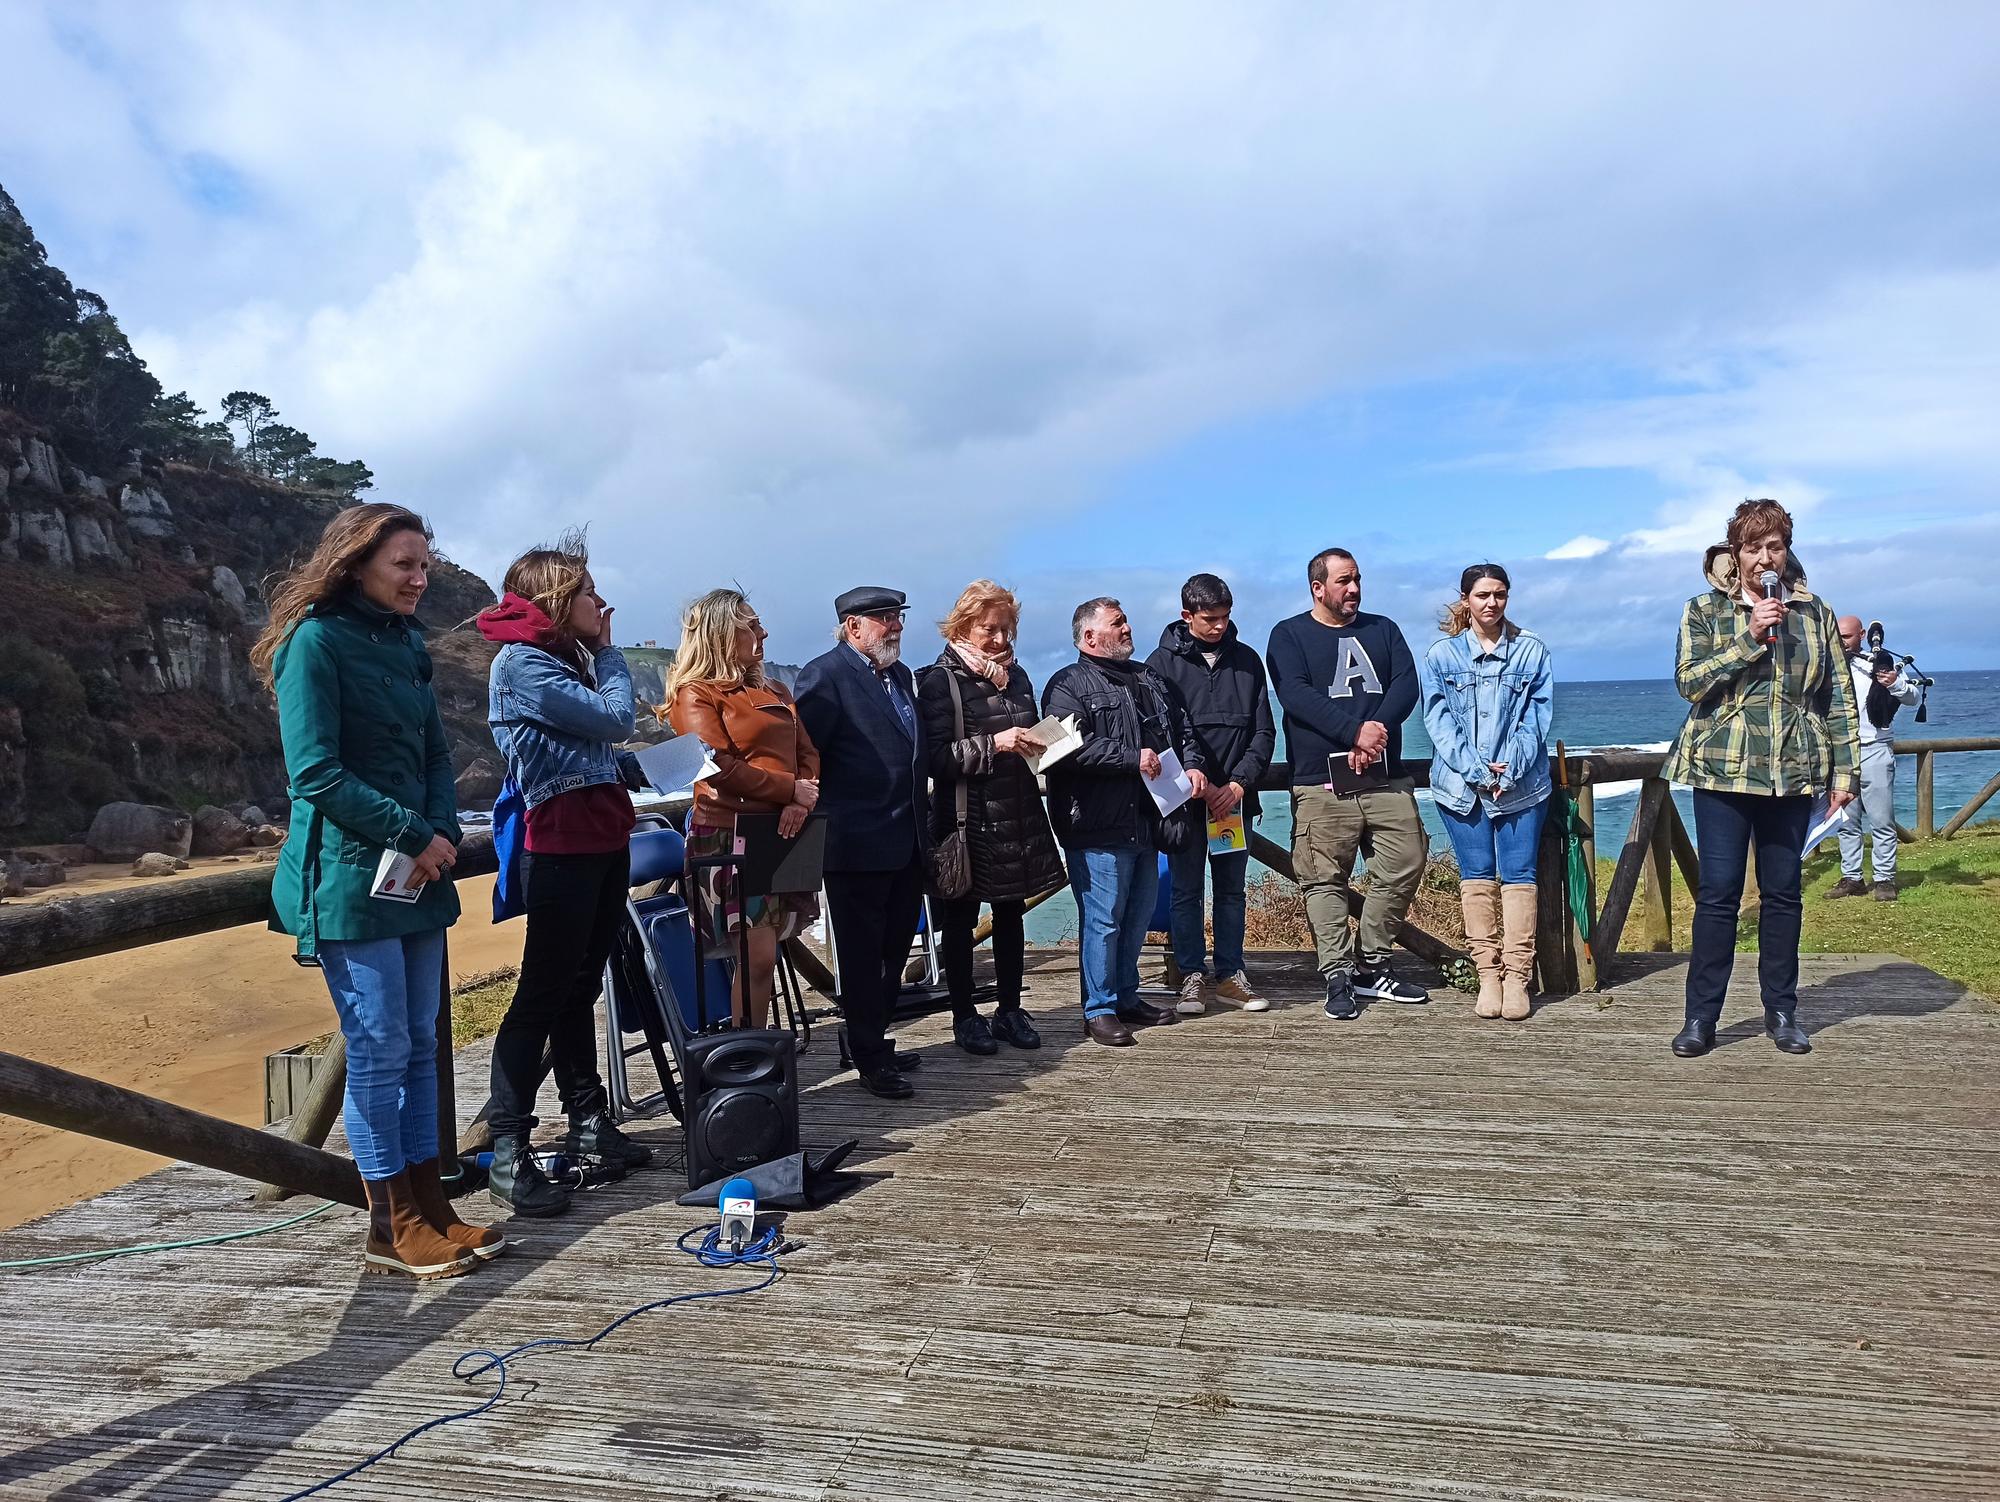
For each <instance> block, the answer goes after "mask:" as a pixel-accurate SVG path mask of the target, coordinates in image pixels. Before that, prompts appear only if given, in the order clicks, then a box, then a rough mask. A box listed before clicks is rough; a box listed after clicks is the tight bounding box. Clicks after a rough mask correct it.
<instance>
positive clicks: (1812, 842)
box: [1799, 793, 1854, 855]
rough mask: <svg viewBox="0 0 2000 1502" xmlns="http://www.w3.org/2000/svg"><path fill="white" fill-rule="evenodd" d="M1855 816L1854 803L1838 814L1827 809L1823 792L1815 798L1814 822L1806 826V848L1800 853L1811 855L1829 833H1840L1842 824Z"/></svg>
mask: <svg viewBox="0 0 2000 1502" xmlns="http://www.w3.org/2000/svg"><path fill="white" fill-rule="evenodd" d="M1853 817H1854V805H1853V804H1852V803H1850V804H1848V805H1846V806H1845V807H1844V808H1842V809H1841V811H1840V812H1839V813H1837V814H1830V813H1828V812H1827V811H1826V795H1825V794H1824V793H1822V794H1821V795H1820V796H1819V797H1817V798H1815V799H1814V800H1813V806H1812V822H1811V823H1810V824H1809V825H1808V826H1807V828H1806V844H1805V849H1803V850H1801V851H1800V852H1799V854H1801V855H1811V854H1812V852H1813V847H1814V846H1816V845H1818V844H1819V843H1820V842H1821V841H1822V840H1824V839H1825V838H1826V837H1827V836H1828V835H1830V834H1837V833H1839V832H1840V830H1841V828H1842V826H1844V825H1845V824H1847V823H1848V822H1849V821H1850V820H1852V819H1853Z"/></svg>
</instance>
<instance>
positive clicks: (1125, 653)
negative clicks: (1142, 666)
mask: <svg viewBox="0 0 2000 1502" xmlns="http://www.w3.org/2000/svg"><path fill="white" fill-rule="evenodd" d="M1135 650H1137V649H1136V648H1135V647H1134V646H1133V644H1132V643H1131V642H1123V643H1121V644H1119V645H1117V646H1112V645H1110V644H1108V643H1107V644H1106V645H1105V647H1104V648H1103V649H1102V650H1101V651H1099V652H1098V653H1097V654H1096V655H1097V656H1099V657H1102V658H1105V659H1106V660H1108V661H1111V662H1130V661H1131V660H1132V653H1133V652H1134V651H1135Z"/></svg>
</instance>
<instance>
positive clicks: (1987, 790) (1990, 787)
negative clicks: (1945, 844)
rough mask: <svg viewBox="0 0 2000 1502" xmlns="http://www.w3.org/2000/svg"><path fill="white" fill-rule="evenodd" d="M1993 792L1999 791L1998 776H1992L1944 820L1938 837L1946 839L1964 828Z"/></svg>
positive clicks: (1999, 781)
mask: <svg viewBox="0 0 2000 1502" xmlns="http://www.w3.org/2000/svg"><path fill="white" fill-rule="evenodd" d="M1995 793H2000V776H1995V777H1994V778H1992V779H1991V780H1990V781H1989V782H1988V783H1987V784H1986V786H1985V787H1983V788H1981V789H1980V790H1979V792H1978V795H1977V796H1976V797H1974V798H1973V800H1972V801H1971V802H1970V803H1968V804H1966V805H1965V807H1964V808H1961V809H1960V810H1959V811H1958V812H1957V813H1955V814H1953V815H1952V816H1951V818H1950V819H1948V820H1947V821H1946V822H1945V826H1944V828H1943V829H1940V830H1939V831H1938V838H1939V839H1941V840H1948V839H1950V838H1951V837H1952V836H1953V835H1955V834H1957V833H1958V832H1959V831H1960V830H1961V829H1963V828H1965V826H1966V825H1967V824H1969V823H1971V822H1972V816H1973V815H1974V814H1976V813H1978V812H1979V811H1980V810H1981V809H1982V808H1984V807H1985V806H1986V800H1987V799H1989V798H1991V797H1992V796H1993V795H1994V794H1995Z"/></svg>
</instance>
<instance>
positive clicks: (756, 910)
mask: <svg viewBox="0 0 2000 1502" xmlns="http://www.w3.org/2000/svg"><path fill="white" fill-rule="evenodd" d="M734 848H735V831H734V830H729V829H717V828H716V827H714V826H713V825H709V824H697V823H695V822H694V820H692V819H690V820H688V827H687V853H688V859H689V860H698V859H700V858H701V857H703V856H713V855H727V854H729V853H730V851H731V850H732V849H734ZM694 877H695V886H696V888H697V891H698V893H699V896H700V900H701V917H702V919H703V920H704V921H705V923H706V926H707V934H706V936H705V941H704V945H703V949H704V952H705V953H707V954H710V955H722V956H725V957H731V958H733V957H734V956H735V955H736V953H737V946H738V944H739V942H740V941H739V940H738V939H737V937H736V934H737V931H738V930H739V929H745V928H770V929H775V930H777V934H778V942H780V943H783V942H784V941H785V940H786V939H790V938H796V937H797V936H798V935H799V934H801V933H803V932H804V931H805V930H806V929H807V928H808V927H809V926H810V925H811V924H812V923H813V921H814V920H815V919H816V918H818V917H819V899H818V898H817V897H816V896H814V895H813V894H812V893H810V892H785V893H780V894H778V895H775V896H759V895H754V894H753V895H751V896H748V897H746V896H744V895H743V893H742V892H741V891H740V890H739V887H740V883H739V882H738V881H737V879H736V872H735V871H734V870H733V869H732V868H731V867H728V866H703V867H702V868H701V869H700V870H699V871H696V872H695V873H694Z"/></svg>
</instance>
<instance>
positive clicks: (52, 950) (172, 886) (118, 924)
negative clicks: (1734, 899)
mask: <svg viewBox="0 0 2000 1502" xmlns="http://www.w3.org/2000/svg"><path fill="white" fill-rule="evenodd" d="M1894 748H1895V751H1896V754H1897V755H1899V756H1918V757H1919V764H1920V767H1921V768H1923V769H1924V770H1928V767H1929V761H1930V757H1931V756H1932V755H1942V754H1948V753H1953V752H1967V751H2000V736H1956V737H1940V738H1937V739H1932V740H1924V739H1911V740H1899V741H1896V742H1894ZM1665 764H1666V754H1665V753H1664V752H1660V751H1639V750H1626V749H1620V748H1613V749H1610V750H1606V751H1595V752H1590V753H1587V754H1586V753H1571V755H1570V757H1569V770H1570V782H1571V786H1572V787H1573V788H1578V787H1591V786H1602V785H1603V784H1604V783H1607V782H1631V781H1640V780H1643V779H1645V778H1649V777H1658V776H1659V775H1660V771H1661V769H1662V767H1664V766H1665ZM1394 770H1395V772H1396V775H1398V776H1401V777H1407V778H1408V779H1410V781H1411V782H1412V783H1413V784H1414V785H1416V786H1417V787H1428V786H1429V785H1430V764H1429V763H1428V762H1427V761H1414V760H1410V759H1407V758H1406V759H1404V760H1402V761H1400V762H1398V763H1397V764H1396V767H1395V769H1394ZM1291 774H1292V769H1291V766H1290V764H1289V763H1286V762H1273V763H1272V764H1271V766H1270V768H1269V769H1268V770H1267V771H1266V773H1265V774H1264V776H1263V777H1261V778H1260V779H1258V782H1257V787H1258V789H1259V790H1260V791H1263V792H1281V791H1284V790H1286V789H1289V788H1290V787H1291V782H1292V775H1291ZM1925 782H1926V779H1925V778H1923V777H1922V776H1921V774H1920V776H1919V791H1920V794H1921V791H1922V787H1923V784H1924V783H1925ZM1988 796H1991V795H1990V794H1983V795H1982V796H1981V797H1980V798H1977V799H1974V800H1973V804H1972V805H1971V806H1972V807H1974V808H1975V810H1976V807H1977V805H1978V804H1980V803H1981V802H1983V801H1984V798H1985V797H1988ZM1970 817H1971V815H1970V814H1966V815H1965V818H1967V819H1969V818H1970ZM1948 827H1949V828H1950V829H1951V830H1952V832H1953V833H1954V834H1955V833H1957V831H1958V830H1959V829H1960V828H1962V827H1963V820H1958V821H1955V822H1953V823H1952V824H1951V825H1949V826H1948ZM1930 832H1931V831H1930V830H1929V829H1926V828H1924V827H1923V826H1922V824H1921V822H1920V825H1919V829H1918V833H1920V834H1923V835H1926V836H1927V835H1928V834H1929V833H1930ZM1684 838H1685V834H1684V832H1683V835H1682V839H1676V840H1675V841H1674V853H1675V856H1676V858H1677V859H1678V860H1679V862H1680V864H1681V865H1682V867H1683V869H1684V870H1685V868H1686V866H1687V865H1688V864H1690V862H1689V860H1688V856H1689V855H1690V854H1691V852H1690V851H1688V850H1686V849H1685V848H1684V846H1683V840H1684ZM494 869H495V862H494V856H493V839H492V836H491V835H490V834H488V833H486V832H484V831H481V832H479V833H476V834H473V835H469V836H468V837H467V838H466V841H465V843H464V844H463V845H462V846H460V847H459V858H458V866H457V873H456V874H457V875H459V876H461V877H473V876H486V875H491V874H492V872H493V871H494ZM271 875H272V868H271V866H270V865H268V864H263V863H259V864H256V865H246V866H243V867H241V868H240V869H237V870H233V871H223V872H213V873H208V872H204V873H203V874H201V875H199V876H185V877H180V878H176V879H171V880H165V881H161V882H160V883H158V884H157V885H154V886H144V887H130V888H125V889H122V890H120V891H116V892H100V893H92V894H90V895H88V896H76V897H56V898H53V899H47V900H43V901H40V902H35V903H22V904H11V903H10V904H8V905H7V906H6V907H4V908H0V975H13V974H18V973H19V972H21V971H24V970H35V969H39V968H41V967H42V966H45V965H60V964H65V963H67V962H68V961H70V960H79V959H85V958H88V957H89V956H91V955H96V954H109V953H112V952H114V951H117V950H121V949H134V948H138V947H140V946H141V945H146V944H157V943H160V942H161V941H163V940H167V939H179V938H186V937H188V936H189V935H191V934H201V933H211V932H213V931H214V930H216V929H222V928H235V927H238V926H240V925H243V924H248V923H262V922H264V921H265V919H266V917H267V916H268V914H269V910H270V901H271ZM1608 895H1609V894H1608V893H1607V896H1608ZM1551 900H1553V899H1551ZM1626 900H1627V903H1628V905H1629V902H1630V898H1629V897H1628V898H1627V899H1626ZM1593 947H1595V946H1594V945H1593ZM1599 957H1600V958H1602V957H1603V956H1602V955H1600V956H1599Z"/></svg>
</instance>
